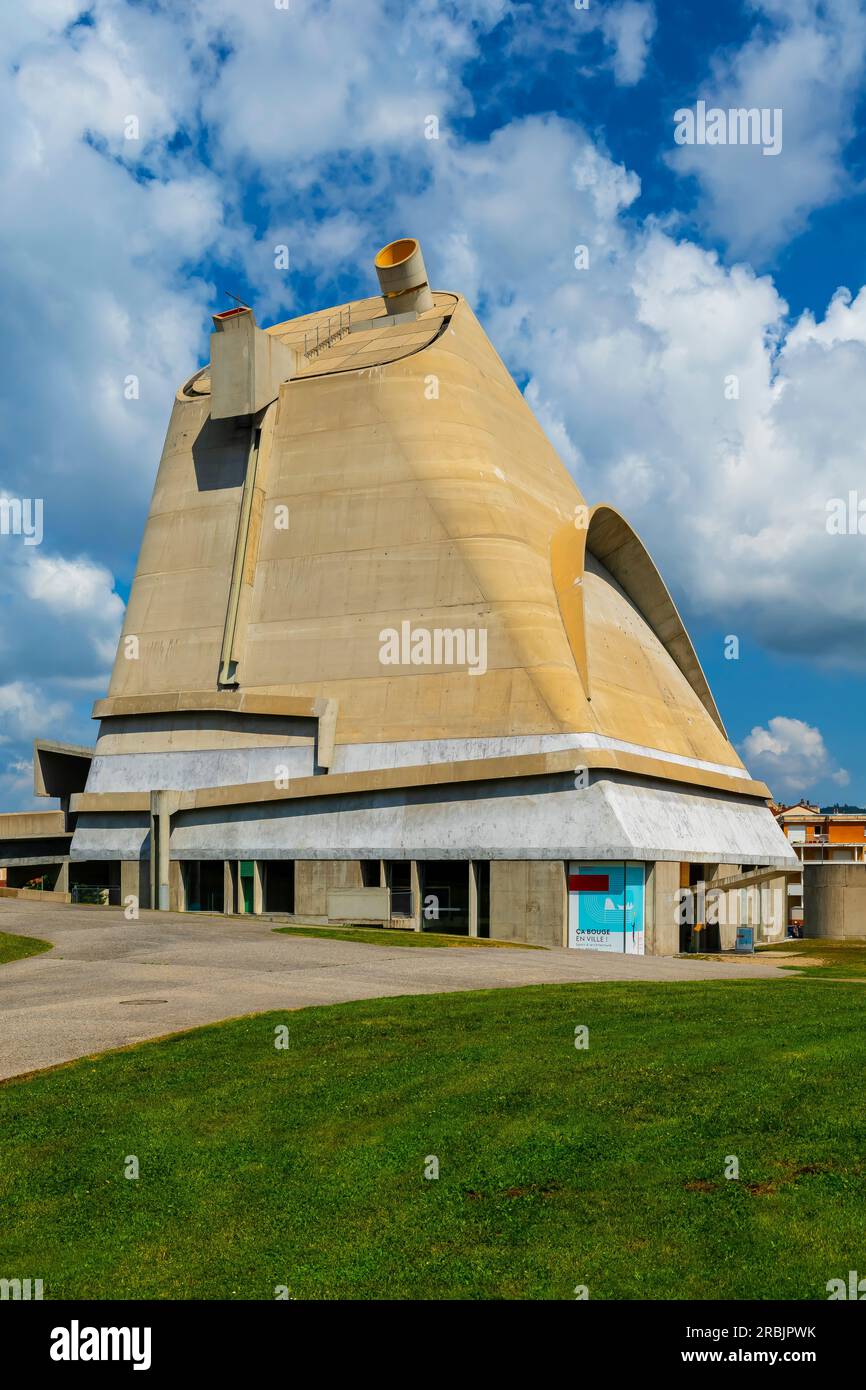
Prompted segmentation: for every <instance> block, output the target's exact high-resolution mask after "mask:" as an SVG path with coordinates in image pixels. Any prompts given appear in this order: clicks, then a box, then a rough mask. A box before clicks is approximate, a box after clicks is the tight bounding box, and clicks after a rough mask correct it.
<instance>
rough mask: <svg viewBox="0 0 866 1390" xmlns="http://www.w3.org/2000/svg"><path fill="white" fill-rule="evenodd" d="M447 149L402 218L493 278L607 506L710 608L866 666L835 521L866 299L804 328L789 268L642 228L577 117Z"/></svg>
mask: <svg viewBox="0 0 866 1390" xmlns="http://www.w3.org/2000/svg"><path fill="white" fill-rule="evenodd" d="M442 154H443V158H442V159H441V161H440V163H439V164H438V165H437V177H436V179H435V180H434V181H433V183H432V184H431V186H430V187H429V188H428V189H427V190H426V191H425V192H424V193H423V194H422V195H421V196H420V197H417V198H407V199H406V200H405V201H404V202H403V203H402V204H401V205H400V208H399V214H398V215H399V221H400V222H401V224H403V225H411V226H413V227H418V228H420V229H421V233H422V235H423V237H424V241H425V254H426V257H427V262H428V266H430V267H431V268H432V273H433V278H434V279H435V281H436V283H437V284H439V285H441V286H443V287H454V288H461V287H462V286H463V284H465V283H466V282H465V280H462V279H461V277H462V276H463V275H465V273H466V271H467V269H468V270H469V271H470V272H471V273H470V276H469V288H470V291H471V293H472V294H473V295H474V296H475V303H476V307H477V308H480V310H481V313H482V317H483V318H484V319H485V322H486V324H487V326H488V328H489V330H490V333H491V337H492V339H493V342H494V343H495V345H496V347H497V349H498V350H499V351H500V352H501V353H502V355H503V356H504V358H505V359H506V361H507V362H508V363H509V366H510V367H511V368H512V369H513V370H514V369H516V370H517V372H518V373H520V374H521V375H522V376H523V377H525V378H527V379H528V385H527V387H526V395H527V399H528V400H529V401H530V403H531V405H532V406H533V408H534V409H535V410H536V412H537V413H538V414H539V416H540V418H541V420H542V423H543V424H544V425H545V427H546V429H547V430H548V433H549V434H550V437H551V439H553V441H554V443H555V444H556V447H557V449H558V450H559V452H560V454H561V456H562V457H563V459H564V460H565V461H566V462H567V463H568V465H569V466H570V467H571V468H572V470H573V472H574V474H575V477H576V479H577V482H578V484H579V486H580V487H581V489H582V490H583V492H584V493H585V495H586V496H587V498H588V500H589V501H590V502H597V501H608V502H611V503H613V504H614V505H616V506H618V507H620V508H621V509H622V510H623V511H624V512H625V514H626V515H627V516H628V517H629V518H630V519H631V521H632V522H633V524H634V525H635V526H636V527H637V528H638V530H639V531H640V532H641V533H642V534H643V535H644V537H645V539H646V540H647V542H648V543H649V544H650V547H651V549H652V550H653V552H654V554H655V556H656V559H657V562H658V564H659V566H660V568H661V570H662V573H663V574H664V576H665V578H666V579H667V580H668V582H669V583H671V585H672V586H673V587H674V589H675V591H676V595H677V598H678V599H680V600H684V601H685V604H686V607H687V609H688V610H689V612H690V613H691V614H692V615H693V614H694V613H695V612H699V613H702V614H704V615H706V616H707V617H709V618H711V619H713V620H714V621H716V622H717V623H718V624H719V625H720V626H722V627H723V630H724V631H725V632H734V633H740V634H749V635H750V636H751V637H753V638H757V640H758V641H760V642H761V643H762V644H763V645H765V646H766V647H769V648H771V649H775V650H777V651H783V652H793V653H798V654H801V655H805V656H806V657H807V658H809V659H814V660H817V661H822V660H823V661H833V662H837V663H843V664H847V665H850V666H857V665H860V666H861V667H862V666H864V665H866V609H864V605H863V602H862V593H863V591H864V588H866V537H861V536H847V535H846V536H834V535H829V534H828V533H827V529H826V521H827V502H828V500H829V499H831V498H834V497H841V498H847V496H848V493H849V491H850V490H851V489H854V488H857V487H858V486H859V487H860V488H861V491H863V479H864V477H866V399H864V395H863V391H862V381H863V380H864V375H866V294H861V295H860V296H858V297H857V298H856V299H853V300H852V299H851V297H850V296H849V295H847V293H844V292H843V293H840V294H838V295H837V296H836V297H835V298H834V300H833V302H832V304H831V305H830V307H829V309H828V313H827V317H826V319H824V318H821V317H819V318H818V319H817V320H816V319H815V318H814V317H813V316H811V315H804V316H803V317H802V318H801V319H799V320H797V321H795V322H794V323H793V324H790V323H789V321H788V309H787V305H786V304H785V302H784V300H783V299H782V298H781V296H780V295H779V293H778V290H777V289H776V287H775V285H774V283H773V281H772V279H771V278H770V277H768V276H758V275H756V274H755V272H754V271H753V270H752V269H751V268H750V267H749V266H748V265H744V264H741V265H734V266H731V267H727V266H725V265H723V264H722V262H721V261H720V260H719V258H718V257H717V256H716V255H715V254H714V253H713V252H710V251H706V250H704V249H703V248H701V247H699V246H697V245H696V244H694V243H693V242H689V241H687V240H683V239H679V240H678V239H677V238H676V237H675V236H674V235H673V234H672V233H671V232H670V231H668V230H665V229H664V228H663V227H662V226H661V225H660V224H657V223H655V222H653V221H652V220H651V219H650V220H648V221H646V222H644V223H642V222H640V221H639V220H637V219H636V217H635V213H636V212H637V210H638V209H639V206H640V204H639V183H638V180H637V179H636V178H635V176H634V175H633V174H632V173H630V172H629V171H628V170H626V169H624V168H623V167H622V166H621V165H619V164H617V162H616V161H614V160H612V159H611V158H610V157H609V156H608V155H607V154H606V153H605V152H604V151H603V150H601V149H600V148H598V147H597V146H596V145H595V144H593V142H592V141H591V140H590V139H589V138H588V136H587V135H586V134H585V133H584V132H582V131H581V130H579V129H577V128H575V127H574V126H573V125H571V124H570V123H568V122H565V121H562V120H559V119H557V118H553V117H550V118H546V119H542V118H538V117H531V118H528V119H526V120H523V121H517V122H514V123H512V124H511V125H510V126H508V127H506V128H504V129H502V130H500V131H498V132H496V133H495V134H494V135H493V136H492V137H491V139H490V140H489V141H488V142H487V143H486V144H485V145H483V146H472V147H469V148H466V147H463V148H460V147H453V146H451V147H449V148H447V149H446V150H445V151H443V152H442ZM454 187H461V188H465V189H466V190H467V192H466V196H465V197H464V198H463V199H461V201H460V203H459V205H455V203H454V201H453V200H452V199H451V198H450V196H449V190H451V189H453V188H454ZM577 243H584V244H586V245H587V246H588V247H589V252H590V266H589V269H588V270H586V271H581V270H576V269H575V268H574V265H573V249H574V246H575V244H577ZM452 259H453V264H452ZM733 378H735V379H736V381H735V382H734V383H733V385H732V384H731V383H732V379H733ZM737 393H738V394H737ZM729 396H733V397H735V398H729Z"/></svg>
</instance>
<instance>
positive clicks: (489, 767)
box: [73, 239, 792, 949]
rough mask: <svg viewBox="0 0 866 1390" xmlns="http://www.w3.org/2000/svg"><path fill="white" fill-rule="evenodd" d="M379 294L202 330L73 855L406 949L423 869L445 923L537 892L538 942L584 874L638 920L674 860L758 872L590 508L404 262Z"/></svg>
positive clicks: (677, 671)
mask: <svg viewBox="0 0 866 1390" xmlns="http://www.w3.org/2000/svg"><path fill="white" fill-rule="evenodd" d="M376 269H377V271H378V274H379V279H380V288H381V290H382V294H381V295H380V296H377V297H375V298H371V299H367V300H361V301H356V302H354V303H352V304H343V305H338V306H337V307H335V308H330V309H326V310H322V311H321V312H318V313H313V314H309V315H306V316H304V317H302V318H298V319H294V320H291V321H289V322H286V323H281V324H277V325H275V326H274V327H273V328H270V329H268V330H267V331H262V330H261V329H260V328H258V327H257V326H256V323H255V318H254V315H253V313H252V311H250V310H248V309H244V308H240V309H235V310H231V311H229V312H228V313H227V314H220V315H216V316H215V319H214V333H213V335H212V339H211V344H212V355H211V363H210V365H209V366H208V367H206V368H204V369H203V370H202V371H201V372H199V373H197V374H196V376H194V377H193V378H192V379H191V380H190V381H189V382H187V383H186V385H185V386H183V387H182V388H181V389H180V390H179V391H178V393H177V397H176V400H175V404H174V409H173V412H172V417H171V422H170V424H169V429H168V435H167V438H166V444H165V449H164V452H163V456H162V460H161V463H160V467H159V472H158V475H157V479H156V483H155V486H154V492H153V500H152V502H151V508H150V513H149V516H148V519H147V525H146V528H145V533H144V539H143V542H142V546H141V553H140V556H139V562H138V568H137V571H136V575H135V581H134V584H133V587H132V592H131V595H130V600H129V606H128V610H127V615H126V622H125V625H124V631H123V635H122V637H121V640H120V644H119V647H118V653H117V659H116V661H115V664H114V669H113V672H112V677H111V684H110V688H109V692H108V697H107V698H106V699H105V700H101V701H99V702H98V703H97V705H96V707H95V709H94V716H95V717H96V718H98V719H99V721H100V724H99V738H98V742H97V746H96V754H95V757H94V760H93V764H92V768H91V772H90V776H89V779H88V782H87V788H86V792H85V793H84V794H83V795H82V796H79V797H78V798H77V799H76V803H75V807H76V810H77V813H78V826H77V829H76V834H75V838H74V841H73V854H74V855H78V856H79V857H82V858H88V859H92V858H119V859H121V860H124V861H127V862H144V863H145V864H146V865H147V869H148V877H149V880H150V886H151V891H152V893H153V895H154V902H156V901H158V900H159V896H160V885H162V890H163V891H162V898H163V905H167V904H168V903H169V902H171V901H174V902H175V904H176V905H180V906H182V905H186V906H190V905H195V904H194V903H193V902H192V898H195V897H196V896H198V897H201V896H202V895H201V893H200V892H199V891H198V890H197V889H195V886H194V885H195V884H196V883H199V882H200V881H201V877H202V869H201V865H202V864H205V865H211V866H215V865H220V866H221V868H220V872H221V873H222V875H223V885H224V891H223V902H224V904H225V903H226V902H227V901H229V900H231V903H232V904H233V905H235V906H236V905H238V904H239V903H240V902H241V900H242V897H243V894H242V886H243V885H242V883H241V878H242V877H243V873H242V871H241V870H239V869H238V868H237V865H238V864H241V865H246V866H247V870H246V871H247V873H248V874H249V873H250V872H251V873H252V881H253V894H252V900H253V902H254V903H258V904H259V905H261V904H262V903H265V904H266V900H267V896H268V894H267V878H268V866H270V869H271V873H270V878H271V880H272V881H273V882H276V881H277V879H278V878H280V877H281V875H282V876H284V875H285V873H286V872H288V870H287V868H286V866H292V868H291V877H292V894H291V896H292V898H293V901H292V905H293V907H294V908H295V909H296V912H297V913H299V914H300V915H305V916H306V917H310V916H314V917H318V918H323V917H326V916H327V915H328V910H329V905H328V899H329V895H337V896H336V897H334V903H336V902H337V897H338V896H339V893H340V892H344V893H349V894H350V895H351V893H352V892H359V893H360V895H361V896H360V898H358V899H357V900H353V901H356V902H357V903H360V902H362V901H366V899H365V893H367V890H371V891H372V890H376V889H379V888H382V887H385V888H390V889H391V895H392V898H393V896H394V894H400V893H404V894H408V895H409V897H408V902H409V913H408V916H409V919H410V920H411V921H413V922H414V923H415V924H416V925H419V924H420V923H421V922H422V921H423V918H422V915H421V909H422V900H423V899H424V897H425V896H433V897H435V894H429V895H425V893H424V887H425V883H424V878H425V870H424V866H425V865H427V866H429V865H431V864H433V865H436V866H439V867H437V868H436V869H435V874H436V875H438V876H439V877H441V878H443V879H444V878H447V877H448V874H447V873H446V870H445V869H444V868H442V867H441V866H442V865H447V864H449V863H450V864H451V865H452V866H457V867H454V868H453V870H452V872H451V878H452V879H453V878H454V877H455V875H456V876H457V877H458V878H460V879H461V882H462V877H463V876H465V877H466V880H467V885H468V886H467V889H466V894H467V902H468V903H469V907H471V899H472V897H473V893H474V895H475V898H476V902H475V909H474V916H475V923H476V926H477V923H478V920H479V917H480V916H481V917H483V915H484V913H485V911H486V914H487V919H488V921H489V922H490V925H491V930H492V931H493V934H494V935H496V934H502V932H501V931H499V930H497V926H501V927H503V929H504V928H505V927H507V926H508V924H509V923H511V924H512V925H513V926H514V930H513V931H512V932H511V934H513V935H518V936H519V935H521V934H522V935H529V936H531V935H532V932H531V930H530V928H529V927H528V926H526V923H527V922H528V921H529V917H530V916H531V913H532V911H533V910H534V909H532V906H531V902H530V900H531V899H533V894H534V895H535V898H538V897H539V894H540V901H541V902H542V903H543V904H545V906H544V909H543V910H544V911H545V912H547V913H548V914H549V915H550V923H549V925H548V926H546V927H545V928H544V931H543V932H542V936H543V937H544V939H546V940H550V941H559V940H560V939H562V941H563V942H564V941H565V940H566V939H568V929H567V925H566V923H567V916H568V907H569V897H570V895H569V892H568V885H569V881H570V880H574V879H575V878H580V865H581V864H591V865H598V864H599V863H605V862H607V863H610V864H611V865H614V866H616V865H622V866H623V881H624V883H626V881H627V879H628V872H627V865H629V864H631V865H632V866H633V877H634V875H635V873H636V870H637V867H638V866H640V869H641V884H642V887H641V892H642V894H644V888H643V885H645V884H646V883H647V882H648V881H650V880H652V879H653V875H655V878H654V882H655V885H656V889H654V890H653V891H654V892H655V891H656V890H658V891H661V890H660V889H659V884H660V883H662V881H663V883H664V891H665V892H666V893H668V894H669V895H670V894H671V893H672V891H673V889H674V887H675V886H678V885H679V882H680V880H681V878H682V874H683V870H682V867H681V866H682V865H689V864H693V865H694V864H698V865H707V864H710V865H719V864H726V865H735V866H739V865H742V864H744V863H747V864H750V865H754V864H766V865H787V864H789V863H790V862H791V858H792V854H791V851H790V849H789V847H788V846H787V842H786V841H785V838H784V836H783V835H782V834H781V832H780V831H779V830H778V827H777V826H776V824H775V821H774V819H773V817H772V815H771V813H770V812H769V810H768V808H767V804H766V801H767V797H768V792H767V788H766V787H764V786H763V785H762V784H760V783H756V782H754V781H752V780H751V779H750V777H749V775H748V773H747V772H746V770H745V769H744V767H743V765H742V763H741V761H740V759H739V758H738V756H737V754H736V752H735V751H734V749H733V747H732V746H731V744H730V743H729V741H728V739H727V736H726V734H725V730H724V727H723V724H722V721H721V718H720V716H719V713H718V710H717V709H716V706H715V703H714V701H713V697H712V695H711V693H710V690H709V687H708V685H707V682H706V679H705V678H704V675H703V672H702V670H701V667H700V664H699V662H698V659H697V657H696V655H695V652H694V649H693V647H692V644H691V641H690V639H689V637H688V634H687V632H686V630H685V628H684V626H683V623H682V621H681V620H680V617H679V614H678V613H677V610H676V607H675V606H674V603H673V601H672V600H671V598H670V595H669V594H668V591H667V589H666V587H665V585H664V583H663V581H662V579H661V578H660V576H659V573H658V571H657V569H656V567H655V565H654V564H653V562H652V560H651V559H650V557H649V555H648V553H647V551H646V550H645V548H644V546H643V544H642V543H641V541H640V539H639V538H638V537H637V536H636V535H635V533H634V532H633V531H632V529H631V527H630V526H629V525H628V523H627V522H626V521H625V520H624V519H623V518H622V517H621V516H620V515H619V514H618V513H617V512H616V511H614V510H613V509H612V508H610V507H608V506H605V505H595V506H588V505H587V503H586V502H585V500H584V498H583V497H582V496H581V494H580V492H579V491H578V489H577V487H576V485H575V483H574V481H573V480H572V478H571V477H570V476H569V474H568V472H567V471H566V469H565V468H564V467H563V465H562V463H561V461H560V460H559V458H558V456H557V454H556V453H555V451H554V449H553V447H552V446H551V444H550V443H549V441H548V440H547V438H546V436H545V435H544V433H543V432H542V430H541V428H540V426H539V424H538V422H537V421H536V419H535V417H534V415H533V414H532V411H531V410H530V408H529V406H528V405H527V403H526V401H525V400H524V398H523V396H522V395H521V393H520V392H519V390H518V389H517V387H516V386H515V384H514V382H513V381H512V379H511V377H510V375H509V373H508V372H507V370H506V368H505V367H504V365H503V364H502V362H501V361H500V359H499V357H498V356H497V354H496V352H495V350H494V349H493V347H492V345H491V344H490V342H489V340H488V339H487V337H486V335H485V334H484V332H483V330H482V328H481V326H480V325H479V323H478V321H477V319H476V318H475V316H474V315H473V313H472V310H471V309H470V307H469V305H468V304H467V303H466V301H465V300H464V299H462V298H461V297H460V296H459V295H456V294H452V293H443V292H437V293H434V292H432V291H431V290H430V288H429V285H428V283H427V274H426V270H425V267H424V261H423V257H422V255H421V251H420V248H419V246H418V243H417V242H415V241H414V240H411V239H404V240H401V241H398V242H395V243H392V244H391V245H389V246H388V247H385V248H384V249H383V251H381V252H380V253H379V256H378V257H377V258H376ZM160 843H161V847H162V853H161V855H160V854H159V853H158V850H159V847H160ZM191 865H198V866H199V867H198V868H197V869H195V868H190V867H189V866H191ZM250 865H251V866H252V869H251V871H250V869H249V866H250ZM660 865H661V866H667V868H666V869H661V868H658V867H657V866H660ZM278 866H281V867H278ZM478 866H481V867H480V868H479V867H478ZM488 866H490V867H489V868H488ZM214 873H215V869H214V868H213V867H211V868H208V869H206V870H205V877H206V878H209V881H211V880H213V881H215V880H214ZM239 875H240V877H239ZM596 877H598V875H596ZM426 878H427V884H426V886H428V887H429V886H430V876H429V872H428V873H427V875H426ZM675 879H676V884H675V883H674V880H675ZM383 880H384V882H383ZM404 881H405V886H401V885H403V884H404ZM488 881H489V889H487V888H486V887H485V884H487V883H488ZM191 883H192V884H193V889H190V884H191ZM479 884H480V885H481V886H480V887H479ZM533 884H535V887H533V886H532V885H533ZM473 885H474V887H473ZM609 886H610V885H609ZM573 891H580V889H579V888H578V889H577V890H573ZM611 891H613V890H611ZM191 894H192V897H191ZM485 894H486V896H487V906H486V908H485V906H484V901H483V900H484V897H485ZM288 896H289V894H288V890H285V891H284V892H283V895H282V898H281V901H288ZM368 896H369V895H368ZM445 896H447V897H449V899H450V898H451V897H454V898H455V899H458V898H459V899H460V901H461V902H462V901H463V896H464V895H463V891H462V889H461V888H460V887H459V885H458V886H456V887H455V884H454V883H453V882H450V884H449V886H448V893H447V894H446V895H445ZM345 901H346V903H348V902H349V899H348V898H347V899H346V900H345ZM369 901H370V902H372V901H373V899H372V898H370V899H369ZM380 901H381V900H380ZM654 901H655V899H654V898H653V902H654ZM665 902H667V899H665ZM642 903H643V904H645V903H646V895H645V894H644V896H643V897H642ZM659 904H661V899H659ZM469 907H467V911H466V913H464V914H463V915H464V916H467V921H468V919H469V918H471V917H472V913H471V912H470V911H469ZM314 908H315V909H317V910H316V911H314ZM391 908H392V912H393V901H392V904H391ZM662 910H663V909H662V907H661V905H658V906H656V908H655V916H656V917H658V916H659V914H660V913H661V912H662ZM664 911H665V912H667V908H666V907H665V908H664ZM641 912H642V920H643V907H642V908H641ZM355 915H358V913H357V912H356V914H355ZM458 915H459V912H458V910H457V909H455V921H456V918H457V916H458ZM626 915H627V909H626ZM650 915H653V914H652V913H651V912H650V910H649V908H647V916H650ZM461 922H462V917H461ZM664 925H665V931H666V935H665V934H664V933H663V931H662V923H660V922H659V924H658V925H657V926H655V925H654V926H653V932H652V935H653V943H654V949H667V947H666V946H663V945H662V944H661V942H662V937H663V935H664V940H665V941H667V942H670V941H672V940H673V936H674V931H673V925H672V923H665V924H664ZM469 926H470V927H471V922H469ZM668 927H669V928H670V930H668ZM647 930H649V927H648V926H647ZM506 934H508V933H507V932H506ZM572 935H575V933H572ZM576 936H577V937H578V938H579V937H580V932H579V931H577V933H576ZM575 944H585V943H583V942H579V941H576V942H575Z"/></svg>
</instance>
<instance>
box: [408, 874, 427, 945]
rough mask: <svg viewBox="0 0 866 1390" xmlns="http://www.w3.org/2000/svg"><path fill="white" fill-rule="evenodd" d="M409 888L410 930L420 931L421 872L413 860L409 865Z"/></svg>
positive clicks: (421, 907) (422, 905) (421, 905)
mask: <svg viewBox="0 0 866 1390" xmlns="http://www.w3.org/2000/svg"><path fill="white" fill-rule="evenodd" d="M409 887H410V888H411V889H412V930H413V931H420V930H421V912H422V909H423V907H424V904H423V903H422V901H421V872H420V870H419V868H418V861H417V859H413V860H412V861H411V863H410V865H409Z"/></svg>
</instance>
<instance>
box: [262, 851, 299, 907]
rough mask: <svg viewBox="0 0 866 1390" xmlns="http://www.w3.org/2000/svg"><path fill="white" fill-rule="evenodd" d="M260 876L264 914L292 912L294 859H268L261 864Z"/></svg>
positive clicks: (293, 903)
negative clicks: (262, 886)
mask: <svg viewBox="0 0 866 1390" xmlns="http://www.w3.org/2000/svg"><path fill="white" fill-rule="evenodd" d="M262 875H263V877H264V902H265V912H294V910H295V861H294V859H268V860H267V861H266V862H264V863H263V864H262Z"/></svg>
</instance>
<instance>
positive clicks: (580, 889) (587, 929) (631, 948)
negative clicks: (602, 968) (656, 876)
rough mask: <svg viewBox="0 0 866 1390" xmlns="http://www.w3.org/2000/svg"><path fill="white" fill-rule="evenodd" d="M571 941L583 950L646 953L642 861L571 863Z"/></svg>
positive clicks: (569, 911) (569, 941) (569, 917)
mask: <svg viewBox="0 0 866 1390" xmlns="http://www.w3.org/2000/svg"><path fill="white" fill-rule="evenodd" d="M568 944H569V946H572V947H575V948H576V949H577V950H583V951H616V952H619V953H621V954H622V953H625V954H628V955H643V949H644V866H643V864H639V863H628V864H626V863H623V862H622V861H620V862H616V861H611V860H608V861H607V862H606V863H601V864H586V863H573V864H569V866H568Z"/></svg>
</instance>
